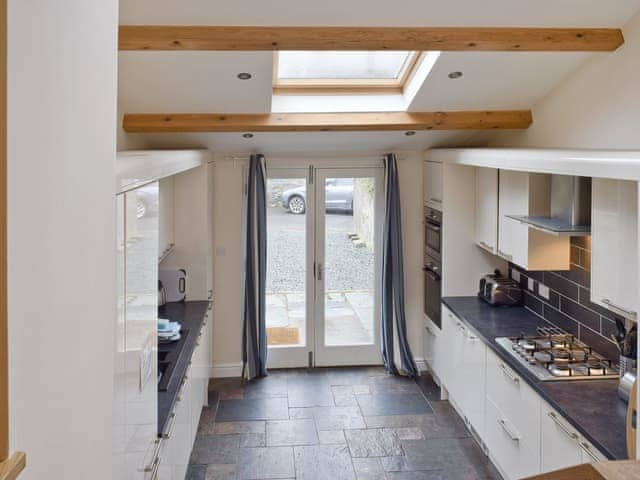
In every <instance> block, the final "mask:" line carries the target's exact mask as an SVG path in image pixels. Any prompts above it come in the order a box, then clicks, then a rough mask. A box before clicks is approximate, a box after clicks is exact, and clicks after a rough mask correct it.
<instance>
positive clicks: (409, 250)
mask: <svg viewBox="0 0 640 480" xmlns="http://www.w3.org/2000/svg"><path fill="white" fill-rule="evenodd" d="M267 158H269V155H267ZM398 158H399V159H398V164H399V171H400V187H401V201H402V221H403V222H402V227H403V233H404V239H405V245H404V256H405V293H406V314H407V329H408V336H409V339H410V342H411V348H412V350H413V354H414V356H415V357H419V358H421V357H422V290H423V281H422V235H423V233H422V157H421V154H420V153H419V152H399V154H398ZM344 162H345V164H348V162H349V157H348V156H345V158H344ZM244 165H245V162H244V161H242V160H231V159H225V158H224V156H223V155H219V156H218V158H217V159H216V162H215V167H214V168H215V173H214V175H213V178H214V187H213V191H214V212H213V219H214V220H213V221H214V234H213V235H214V250H215V253H214V255H215V257H214V264H215V268H214V299H215V301H214V332H213V338H214V340H213V341H214V344H213V357H214V374H216V375H238V374H239V371H238V365H239V364H240V361H241V352H240V344H241V325H242V297H241V294H242V171H243V167H244Z"/></svg>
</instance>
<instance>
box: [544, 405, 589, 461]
mask: <svg viewBox="0 0 640 480" xmlns="http://www.w3.org/2000/svg"><path fill="white" fill-rule="evenodd" d="M540 420H541V432H540V435H541V440H542V441H541V449H540V465H541V469H540V470H541V473H545V472H550V471H553V470H560V469H561V468H568V467H572V466H574V465H579V464H581V463H584V461H583V459H582V456H583V453H582V448H581V447H580V443H579V442H580V436H579V435H578V432H576V431H575V430H574V428H573V427H572V426H571V425H569V423H568V422H567V421H566V420H565V419H564V418H562V417H561V416H560V414H558V413H557V412H556V411H555V410H553V409H552V408H551V407H549V406H548V405H546V404H543V405H542V412H541V419H540Z"/></svg>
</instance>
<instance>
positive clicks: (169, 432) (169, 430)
mask: <svg viewBox="0 0 640 480" xmlns="http://www.w3.org/2000/svg"><path fill="white" fill-rule="evenodd" d="M169 418H170V419H171V423H170V424H169V428H167V431H166V432H165V433H163V434H162V438H163V439H164V440H169V439H170V438H171V436H172V435H173V429H174V428H175V426H176V413H175V412H171V414H170V415H169Z"/></svg>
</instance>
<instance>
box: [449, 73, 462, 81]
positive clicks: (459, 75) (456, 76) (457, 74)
mask: <svg viewBox="0 0 640 480" xmlns="http://www.w3.org/2000/svg"><path fill="white" fill-rule="evenodd" d="M461 76H462V72H451V73H450V74H449V78H450V79H452V80H455V79H456V78H460V77H461Z"/></svg>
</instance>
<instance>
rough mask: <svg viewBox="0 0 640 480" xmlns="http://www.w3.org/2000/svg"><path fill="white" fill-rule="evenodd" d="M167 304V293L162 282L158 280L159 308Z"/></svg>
mask: <svg viewBox="0 0 640 480" xmlns="http://www.w3.org/2000/svg"><path fill="white" fill-rule="evenodd" d="M166 303H167V291H166V290H165V289H164V285H163V284H162V281H161V280H158V306H159V307H162V306H164V305H165V304H166Z"/></svg>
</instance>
